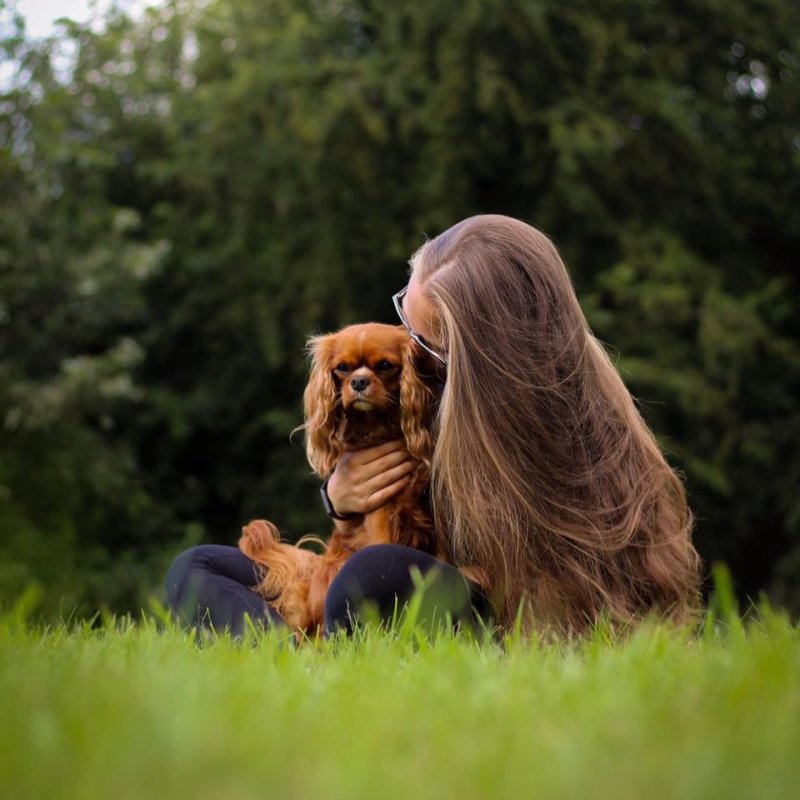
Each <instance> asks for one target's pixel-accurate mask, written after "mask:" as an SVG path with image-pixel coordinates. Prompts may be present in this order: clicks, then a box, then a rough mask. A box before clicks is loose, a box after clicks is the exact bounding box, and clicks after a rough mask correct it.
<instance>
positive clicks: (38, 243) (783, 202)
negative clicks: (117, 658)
mask: <svg viewBox="0 0 800 800" xmlns="http://www.w3.org/2000/svg"><path fill="white" fill-rule="evenodd" d="M3 25H4V27H3V30H2V34H0V38H2V42H1V43H0V44H1V45H2V48H3V58H4V59H7V60H8V62H9V63H12V64H14V65H16V68H17V71H16V75H15V76H14V77H13V78H12V79H10V80H9V81H7V83H6V85H5V86H3V87H2V92H3V94H2V95H1V96H0V599H2V598H6V599H8V598H10V597H13V596H15V595H16V594H17V593H18V592H19V591H20V589H21V588H22V587H23V586H24V585H25V584H27V583H29V582H30V581H31V580H36V581H38V582H40V583H41V584H42V585H43V586H44V587H45V588H46V591H47V598H48V599H47V607H48V608H49V609H50V610H53V611H55V610H58V608H59V603H60V604H61V608H63V609H64V610H66V611H69V610H71V609H73V608H74V607H76V606H77V607H78V608H79V610H80V611H81V612H83V611H88V610H91V609H92V608H95V607H98V606H101V605H109V606H111V607H113V608H130V607H133V606H135V605H136V604H137V603H139V602H141V601H142V599H143V597H144V596H145V594H146V592H148V591H149V590H151V589H152V588H153V587H154V586H155V585H157V583H158V581H159V579H160V575H161V574H162V572H163V569H164V567H165V562H166V560H168V559H169V557H170V555H172V554H174V553H175V552H176V551H177V550H178V549H179V548H180V547H182V546H186V545H187V544H190V543H193V542H197V541H201V540H209V541H216V542H221V543H231V542H233V541H234V540H235V538H236V536H237V531H238V528H239V527H240V525H241V524H242V523H243V522H245V521H247V520H248V519H250V518H251V517H253V516H256V515H258V516H267V517H269V518H271V519H272V520H274V521H275V522H276V523H278V524H279V525H280V526H281V527H282V528H283V529H285V530H286V531H287V532H289V533H291V534H294V535H297V534H300V533H303V532H306V531H309V530H312V531H316V532H324V531H326V530H327V528H328V525H327V522H326V521H325V519H324V517H323V515H322V512H321V509H320V508H319V504H318V503H317V498H316V494H315V492H316V486H317V482H316V480H315V479H313V478H312V477H311V476H310V475H309V470H308V467H307V465H306V463H305V459H304V455H303V452H302V447H301V446H300V441H299V440H300V437H299V436H297V437H295V441H294V444H292V443H290V440H289V434H290V432H291V430H292V429H293V428H294V427H295V426H296V425H298V424H299V423H300V422H301V409H300V397H301V393H302V387H303V384H304V381H305V371H306V364H305V361H304V356H303V345H304V341H305V338H306V337H307V335H308V334H310V333H314V332H317V331H320V330H329V329H332V328H334V327H336V326H339V325H341V324H344V323H348V322H352V321H357V320H361V321H363V320H366V319H377V320H384V321H393V312H392V308H391V303H390V302H389V295H390V294H391V293H392V291H394V290H396V289H397V288H399V287H400V286H402V285H403V283H404V282H405V273H406V261H407V259H408V257H409V256H410V254H411V253H412V252H413V251H414V250H415V248H416V247H418V246H419V244H420V243H421V242H422V241H423V238H424V236H425V235H434V234H436V233H438V232H440V231H441V230H443V229H444V228H446V227H447V226H449V225H450V224H452V223H454V222H456V221H458V220H459V219H461V218H463V217H465V216H468V215H470V214H473V213H479V212H488V211H492V212H502V213H507V214H511V215H513V216H517V217H521V218H523V219H526V220H529V221H531V222H533V223H534V224H536V225H537V226H538V227H541V228H542V229H544V230H545V231H547V232H548V233H549V234H550V235H551V236H553V238H554V239H555V241H556V242H557V244H558V245H559V247H560V248H561V250H562V252H563V254H564V256H565V258H566V260H567V262H568V264H569V266H570V269H571V271H572V273H573V276H574V279H575V283H576V286H577V288H578V292H579V296H580V298H581V301H582V302H583V304H584V307H585V309H586V311H587V314H588V315H589V318H590V321H591V323H592V325H593V327H594V329H595V331H596V333H597V334H598V336H600V338H601V339H603V341H604V342H606V343H607V344H608V345H609V346H610V347H611V348H612V349H613V350H614V351H615V352H616V353H618V354H619V356H618V364H619V367H620V369H621V370H622V373H623V375H624V377H625V379H626V381H627V382H628V384H629V386H630V387H631V389H632V390H633V392H634V393H635V395H636V396H637V397H638V398H639V399H640V400H641V402H642V408H643V410H644V413H645V414H646V416H647V418H648V419H649V420H650V421H651V423H652V424H653V426H654V428H655V429H656V431H657V433H658V434H659V436H660V438H661V440H662V442H663V444H664V446H665V448H666V449H667V451H668V452H669V454H670V458H671V460H672V462H673V463H674V464H675V465H676V466H677V467H679V468H680V469H681V470H682V471H683V472H684V473H685V475H686V479H687V483H688V487H689V491H690V495H691V502H692V505H693V507H694V509H695V510H696V512H697V514H698V517H699V519H698V528H697V542H698V546H699V548H700V550H701V553H702V555H703V556H704V558H705V559H706V560H707V561H712V560H715V559H722V560H725V561H727V562H728V563H729V564H730V565H731V567H732V570H733V573H734V576H735V579H736V581H737V585H738V587H739V589H740V590H741V591H742V592H744V593H750V594H753V593H756V592H757V591H759V590H761V589H767V590H768V591H770V592H771V593H772V595H773V597H774V598H776V599H777V600H779V601H780V602H784V603H788V604H790V605H792V606H793V607H794V608H795V609H798V608H800V492H798V490H797V487H798V485H800V458H798V453H800V406H799V405H798V402H797V398H798V389H800V314H798V308H800V302H798V301H799V300H800V287H798V284H797V279H796V277H795V275H794V274H793V270H792V268H793V267H794V266H795V263H796V261H797V253H798V250H800V102H799V101H800V35H799V34H798V31H800V7H798V5H797V4H796V3H794V2H792V0H728V1H727V2H722V0H700V1H699V2H693V3H689V2H686V1H685V0H661V1H660V2H659V0H576V1H575V2H570V3H558V2H554V1H552V0H551V1H550V2H548V1H547V0H539V1H538V2H537V0H458V1H457V0H437V2H435V3H429V2H422V0H408V1H407V2H403V3H389V2H385V0H336V2H332V1H329V0H235V2H234V0H209V2H203V3H199V2H198V3H192V2H188V0H173V2H169V3H167V4H165V5H164V6H163V7H161V8H159V9H157V10H152V9H151V10H149V11H147V12H146V13H145V14H144V15H143V16H142V17H141V18H137V19H130V18H128V17H126V16H125V15H124V14H121V13H117V12H112V13H111V14H109V15H108V17H107V19H106V25H105V27H104V28H103V29H102V31H100V32H98V31H96V30H94V29H92V28H90V27H88V26H79V25H76V24H74V23H70V22H64V23H63V24H62V26H61V29H60V30H61V33H60V35H59V36H58V37H56V38H54V39H52V40H46V41H29V40H28V39H26V37H25V35H24V31H23V30H22V29H21V27H20V25H19V22H18V21H17V22H16V23H15V22H14V19H13V14H10V13H6V15H5V17H4V22H3Z"/></svg>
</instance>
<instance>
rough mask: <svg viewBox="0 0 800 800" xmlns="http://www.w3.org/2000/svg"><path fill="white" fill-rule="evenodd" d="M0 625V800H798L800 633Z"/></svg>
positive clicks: (779, 625) (785, 625)
mask: <svg viewBox="0 0 800 800" xmlns="http://www.w3.org/2000/svg"><path fill="white" fill-rule="evenodd" d="M23 617H24V615H22V614H20V613H19V611H17V612H9V613H7V614H6V615H5V616H3V617H2V618H0V720H2V727H0V796H2V797H3V798H6V797H7V798H15V800H23V799H24V798H36V799H37V800H40V799H41V798H92V800H97V798H103V799H104V798H109V799H111V798H113V800H123V799H124V798H136V800H140V799H142V798H146V799H148V800H149V798H162V797H163V798H171V800H178V799H179V798H184V797H186V798H225V799H226V800H228V799H230V800H237V799H238V798H314V799H315V800H316V799H317V798H348V800H350V799H353V798H381V799H383V798H413V799H414V800H421V799H422V798H428V797H430V798H459V799H460V800H461V799H463V800H468V799H470V798H489V797H508V798H524V797H537V798H538V797H542V798H569V797H576V798H615V799H616V798H637V799H638V798H645V800H652V799H653V798H673V797H674V798H691V797H697V798H704V800H705V799H706V798H717V797H720V798H758V799H759V800H762V799H766V798H784V797H785V798H790V797H791V798H795V797H798V791H800V790H798V786H800V647H799V646H798V645H800V629H798V627H796V626H794V625H792V624H791V623H790V622H788V621H787V620H786V619H785V618H784V617H782V616H781V615H779V614H776V613H773V612H770V611H769V610H768V609H764V610H762V612H761V613H760V614H759V615H757V616H756V618H754V619H753V620H751V621H750V622H749V623H747V624H746V625H745V624H741V623H739V622H738V621H737V620H736V619H733V618H729V619H728V622H727V624H721V623H719V622H714V621H713V620H712V619H710V618H709V619H707V620H706V622H705V624H704V625H703V626H702V627H701V629H700V630H699V631H697V632H689V631H675V630H671V629H669V628H667V627H665V626H660V625H650V626H644V627H642V628H641V629H640V630H639V631H638V632H636V633H635V634H633V635H631V636H629V637H627V638H625V639H621V638H618V639H615V637H614V636H612V635H610V634H609V632H608V631H605V632H604V631H598V632H597V633H596V634H595V635H594V636H592V637H591V638H589V639H588V640H586V641H584V642H583V643H561V644H544V643H540V642H523V641H521V640H519V639H511V640H508V641H506V642H505V643H504V644H490V643H483V644H481V643H479V642H476V641H474V640H470V639H468V638H466V637H459V636H451V635H439V636H436V637H428V638H426V637H424V636H422V635H421V634H419V635H415V634H414V633H413V632H412V631H411V629H410V628H409V627H405V628H403V629H401V630H399V631H396V632H394V633H385V632H380V631H377V630H374V629H370V630H367V631H366V632H365V633H363V634H362V635H360V636H359V637H357V638H356V639H354V640H350V641H334V642H326V643H324V644H322V645H319V646H306V647H303V648H300V649H299V650H298V649H294V648H292V647H290V646H287V645H286V642H282V641H280V640H279V639H278V638H276V637H271V636H263V635H262V636H253V637H251V638H250V639H249V640H248V641H245V642H243V643H239V642H235V641H232V640H230V639H229V638H225V637H218V638H217V639H215V640H213V641H206V642H204V643H202V644H200V645H199V644H198V643H197V642H196V640H195V639H194V638H193V637H192V635H191V634H186V633H183V632H181V631H179V630H176V629H175V628H171V627H169V626H166V627H165V626H164V624H163V621H159V620H158V619H157V618H156V617H153V616H152V615H148V616H147V617H143V618H142V619H141V620H138V621H132V620H129V619H122V620H119V619H118V620H107V621H106V622H105V623H104V624H102V625H95V626H90V625H82V624H72V625H61V626H54V627H49V628H44V627H39V626H36V625H34V624H31V623H28V622H25V620H24V618H23Z"/></svg>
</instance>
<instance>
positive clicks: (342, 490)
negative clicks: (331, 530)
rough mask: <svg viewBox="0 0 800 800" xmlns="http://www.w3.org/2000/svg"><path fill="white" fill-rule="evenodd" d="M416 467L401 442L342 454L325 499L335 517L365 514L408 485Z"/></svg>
mask: <svg viewBox="0 0 800 800" xmlns="http://www.w3.org/2000/svg"><path fill="white" fill-rule="evenodd" d="M415 466H416V462H415V461H414V460H413V459H412V458H411V456H410V455H409V453H408V451H407V450H406V448H405V443H404V442H403V441H402V439H397V440H395V441H391V442H385V443H384V444H381V445H378V446H377V447H370V448H367V449H366V450H355V451H353V452H351V453H343V454H342V456H341V458H340V459H339V461H338V462H337V464H336V469H335V470H334V471H333V474H332V475H331V477H330V480H329V481H328V497H329V498H330V501H331V504H332V505H333V507H334V508H335V509H336V512H337V513H338V514H343V515H344V514H368V513H370V512H371V511H375V509H376V508H380V507H381V506H382V505H383V504H384V503H385V502H386V501H387V500H390V499H391V498H392V497H394V496H395V495H396V494H397V493H398V492H399V491H400V490H401V489H402V488H403V487H404V486H405V485H406V483H408V479H409V474H410V473H411V472H412V471H413V470H414V467H415Z"/></svg>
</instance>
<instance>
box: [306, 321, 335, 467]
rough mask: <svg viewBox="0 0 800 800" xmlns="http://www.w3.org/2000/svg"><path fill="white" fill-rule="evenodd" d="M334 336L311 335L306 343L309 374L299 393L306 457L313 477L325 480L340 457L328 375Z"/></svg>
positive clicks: (332, 392) (330, 373)
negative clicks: (305, 384) (309, 359)
mask: <svg viewBox="0 0 800 800" xmlns="http://www.w3.org/2000/svg"><path fill="white" fill-rule="evenodd" d="M335 338H336V335H335V334H328V335H327V336H314V337H312V338H311V339H309V341H308V351H309V354H310V355H311V359H312V361H311V374H310V376H309V379H308V385H307V386H306V390H305V392H304V394H303V405H304V408H305V417H306V422H305V425H304V427H305V429H306V456H307V458H308V463H309V464H311V467H312V469H313V470H314V472H316V473H317V475H320V476H321V477H323V478H327V477H328V475H330V474H331V473H332V472H333V470H334V467H335V466H336V462H337V461H338V459H339V456H340V455H341V452H342V448H341V444H340V442H339V441H338V440H337V439H336V436H335V434H336V428H337V426H338V424H339V412H340V410H341V401H340V399H339V398H338V396H337V392H336V383H335V382H334V379H333V374H332V372H331V364H330V359H331V353H332V345H333V341H334V340H335Z"/></svg>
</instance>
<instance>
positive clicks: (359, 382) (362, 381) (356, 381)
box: [350, 378, 369, 392]
mask: <svg viewBox="0 0 800 800" xmlns="http://www.w3.org/2000/svg"><path fill="white" fill-rule="evenodd" d="M350 385H351V386H352V387H353V391H354V392H363V391H364V389H366V388H367V386H369V378H352V379H351V381H350Z"/></svg>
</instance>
